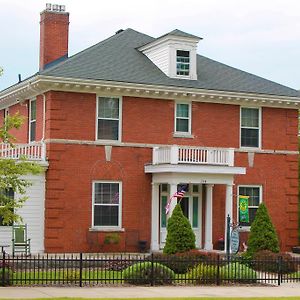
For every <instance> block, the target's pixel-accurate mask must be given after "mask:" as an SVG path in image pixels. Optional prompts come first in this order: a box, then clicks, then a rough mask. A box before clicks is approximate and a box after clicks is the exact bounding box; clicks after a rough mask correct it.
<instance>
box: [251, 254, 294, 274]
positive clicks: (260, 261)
mask: <svg viewBox="0 0 300 300" xmlns="http://www.w3.org/2000/svg"><path fill="white" fill-rule="evenodd" d="M279 260H280V261H281V272H282V273H293V272H296V271H297V270H298V266H297V262H296V261H295V260H294V259H293V257H292V256H291V255H290V254H288V253H273V252H271V251H269V250H262V251H258V252H257V253H255V254H254V255H253V267H254V268H255V270H259V271H265V272H273V273H277V272H278V261H279Z"/></svg>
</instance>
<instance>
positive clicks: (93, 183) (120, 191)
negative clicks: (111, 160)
mask: <svg viewBox="0 0 300 300" xmlns="http://www.w3.org/2000/svg"><path fill="white" fill-rule="evenodd" d="M96 183H118V184H119V219H118V223H119V225H118V226H94V207H95V203H94V199H95V184H96ZM92 185H93V186H92V223H91V224H92V226H91V231H93V230H99V231H101V230H103V231H110V230H117V231H122V230H123V229H122V182H121V181H110V180H93V182H92Z"/></svg>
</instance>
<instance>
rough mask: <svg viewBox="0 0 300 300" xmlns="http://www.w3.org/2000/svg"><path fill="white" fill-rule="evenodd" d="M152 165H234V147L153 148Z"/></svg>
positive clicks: (175, 146)
mask: <svg viewBox="0 0 300 300" xmlns="http://www.w3.org/2000/svg"><path fill="white" fill-rule="evenodd" d="M152 164H153V165H161V164H172V165H177V164H195V165H213V166H229V167H233V166H234V149H230V148H204V147H189V146H177V145H174V146H167V147H155V148H153V161H152Z"/></svg>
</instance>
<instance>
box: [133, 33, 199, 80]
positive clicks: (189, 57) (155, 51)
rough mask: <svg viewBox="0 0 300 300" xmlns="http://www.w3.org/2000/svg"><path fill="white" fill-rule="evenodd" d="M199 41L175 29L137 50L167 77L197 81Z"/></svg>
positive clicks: (196, 37) (197, 38) (193, 36)
mask: <svg viewBox="0 0 300 300" xmlns="http://www.w3.org/2000/svg"><path fill="white" fill-rule="evenodd" d="M201 39H202V38H200V37H198V36H195V35H192V34H189V33H185V32H183V31H180V30H178V29H175V30H173V31H171V32H169V33H167V34H165V35H163V36H161V37H159V38H157V39H155V40H154V41H152V42H150V43H148V44H146V45H143V46H142V47H140V48H139V49H138V50H139V51H141V52H142V53H143V54H145V55H146V56H147V57H148V58H149V59H150V60H151V61H152V62H153V63H154V64H155V65H156V66H157V67H158V68H159V69H160V70H161V71H163V72H164V73H165V74H166V75H167V76H169V77H171V78H178V79H189V80H197V44H198V42H199V41H200V40H201Z"/></svg>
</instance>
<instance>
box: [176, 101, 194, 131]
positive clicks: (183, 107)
mask: <svg viewBox="0 0 300 300" xmlns="http://www.w3.org/2000/svg"><path fill="white" fill-rule="evenodd" d="M175 105H176V106H175V107H176V108H175V133H179V134H191V104H189V103H176V104H175Z"/></svg>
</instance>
